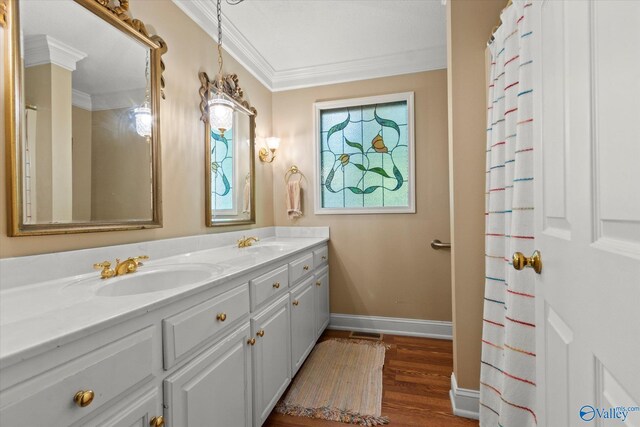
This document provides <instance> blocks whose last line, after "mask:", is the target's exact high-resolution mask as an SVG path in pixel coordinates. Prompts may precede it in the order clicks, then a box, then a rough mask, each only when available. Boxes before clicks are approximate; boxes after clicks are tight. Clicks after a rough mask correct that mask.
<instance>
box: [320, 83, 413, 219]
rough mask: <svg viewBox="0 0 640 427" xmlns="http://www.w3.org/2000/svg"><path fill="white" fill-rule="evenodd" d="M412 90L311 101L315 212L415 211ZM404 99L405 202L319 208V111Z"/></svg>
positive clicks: (380, 212) (372, 212) (396, 212)
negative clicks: (406, 174)
mask: <svg viewBox="0 0 640 427" xmlns="http://www.w3.org/2000/svg"><path fill="white" fill-rule="evenodd" d="M413 98H414V94H413V92H403V93H393V94H388V95H378V96H368V97H364V98H351V99H341V100H337V101H325V102H316V103H314V104H313V114H314V121H313V123H314V124H313V131H314V139H315V150H314V157H315V161H314V176H315V185H314V200H315V204H314V212H315V214H316V215H353V214H404V213H415V212H416V186H415V182H416V181H415V180H416V176H415V169H416V160H415V159H416V156H415V154H416V153H415V140H414V133H415V127H414V126H415V125H414V109H413ZM397 101H406V102H407V144H408V145H409V178H408V179H407V185H409V189H408V191H409V193H408V194H409V205H408V206H403V207H391V206H390V207H374V208H367V207H362V208H323V207H322V186H321V183H322V180H321V176H320V172H321V165H320V161H321V158H320V157H321V156H320V147H321V143H322V141H321V137H320V112H321V111H322V110H329V109H333V108H345V107H356V106H362V105H372V104H383V103H389V102H397Z"/></svg>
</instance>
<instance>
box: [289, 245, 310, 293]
mask: <svg viewBox="0 0 640 427" xmlns="http://www.w3.org/2000/svg"><path fill="white" fill-rule="evenodd" d="M312 270H313V253H308V254H306V255H303V256H301V257H300V258H298V259H296V260H295V261H292V262H290V263H289V284H290V285H291V286H293V285H295V283H296V281H298V279H300V278H302V277H305V276H306V275H308V274H309V273H311V271H312Z"/></svg>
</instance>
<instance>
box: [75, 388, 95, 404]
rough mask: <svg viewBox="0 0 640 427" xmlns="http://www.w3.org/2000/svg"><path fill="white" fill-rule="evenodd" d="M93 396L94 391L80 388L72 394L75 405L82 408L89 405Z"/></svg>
mask: <svg viewBox="0 0 640 427" xmlns="http://www.w3.org/2000/svg"><path fill="white" fill-rule="evenodd" d="M94 396H95V393H94V392H93V390H80V391H79V392H77V393H76V394H75V396H73V401H74V402H76V405H78V406H79V407H81V408H84V407H85V406H89V405H91V402H93V397H94Z"/></svg>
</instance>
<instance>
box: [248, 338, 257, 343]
mask: <svg viewBox="0 0 640 427" xmlns="http://www.w3.org/2000/svg"><path fill="white" fill-rule="evenodd" d="M247 344H249V345H255V344H256V339H255V338H251V339H249V340H248V341H247Z"/></svg>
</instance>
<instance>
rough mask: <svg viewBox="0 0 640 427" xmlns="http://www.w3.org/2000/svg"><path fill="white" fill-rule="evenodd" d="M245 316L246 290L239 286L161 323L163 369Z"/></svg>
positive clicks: (247, 303)
mask: <svg viewBox="0 0 640 427" xmlns="http://www.w3.org/2000/svg"><path fill="white" fill-rule="evenodd" d="M247 314H249V288H248V286H247V284H244V285H242V286H239V287H238V288H236V289H233V290H230V291H228V292H225V293H223V294H222V295H218V296H217V297H214V298H211V299H210V300H208V301H205V302H203V303H201V304H198V305H196V306H194V307H191V308H190V309H187V310H185V311H183V312H182V313H179V314H176V315H175V316H171V317H169V318H167V319H164V320H163V321H162V333H163V338H164V340H163V346H164V368H165V369H169V368H170V367H172V366H173V365H174V364H175V362H176V361H177V360H179V359H180V358H181V357H183V356H186V355H187V354H188V353H190V352H191V351H192V350H194V349H196V348H197V347H199V346H200V345H201V344H203V343H204V342H205V341H207V340H208V339H210V338H212V337H213V336H215V335H218V334H220V333H222V332H223V331H225V330H226V329H228V328H230V327H231V326H232V325H233V324H234V323H235V321H236V320H238V319H241V318H242V317H244V316H246V315H247Z"/></svg>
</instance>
